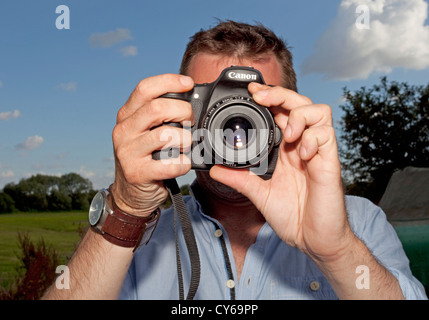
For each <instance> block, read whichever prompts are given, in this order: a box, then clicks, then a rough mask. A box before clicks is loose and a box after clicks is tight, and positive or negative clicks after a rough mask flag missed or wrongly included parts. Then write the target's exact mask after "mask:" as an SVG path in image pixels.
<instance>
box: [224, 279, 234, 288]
mask: <svg viewBox="0 0 429 320" xmlns="http://www.w3.org/2000/svg"><path fill="white" fill-rule="evenodd" d="M226 286H227V287H228V288H230V289H232V288H234V287H235V282H234V280H228V281H227V282H226Z"/></svg>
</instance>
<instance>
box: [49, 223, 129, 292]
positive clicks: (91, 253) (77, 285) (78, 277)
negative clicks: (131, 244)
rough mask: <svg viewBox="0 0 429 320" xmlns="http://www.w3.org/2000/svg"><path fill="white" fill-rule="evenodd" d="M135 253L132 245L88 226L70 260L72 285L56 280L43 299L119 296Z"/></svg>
mask: <svg viewBox="0 0 429 320" xmlns="http://www.w3.org/2000/svg"><path fill="white" fill-rule="evenodd" d="M132 257H133V253H132V248H131V249H129V248H122V247H118V246H115V245H113V244H111V243H109V242H107V241H106V240H105V239H104V238H103V237H102V236H100V235H99V234H97V233H95V232H93V231H92V230H88V232H87V233H86V235H85V237H84V238H83V239H82V242H81V243H80V245H79V247H78V249H77V250H76V252H75V253H74V255H73V257H72V259H71V260H70V263H69V264H68V268H69V271H70V286H69V289H65V288H63V289H58V288H57V287H56V284H55V283H54V284H52V286H51V287H50V288H49V289H48V290H47V291H46V293H45V294H44V296H43V297H42V299H59V300H65V299H78V300H87V299H117V298H118V297H119V293H120V290H121V287H122V282H123V281H124V278H125V275H126V273H127V270H128V267H129V265H130V263H131V260H132Z"/></svg>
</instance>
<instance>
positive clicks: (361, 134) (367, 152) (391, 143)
mask: <svg viewBox="0 0 429 320" xmlns="http://www.w3.org/2000/svg"><path fill="white" fill-rule="evenodd" d="M344 97H345V100H346V101H345V103H344V104H343V105H342V106H341V108H342V110H343V111H344V112H345V115H344V116H343V118H342V123H341V124H342V127H343V132H342V135H341V142H342V143H341V145H342V148H341V149H340V154H341V157H342V162H343V166H344V170H343V171H344V172H345V176H344V177H345V180H346V181H347V182H348V183H349V188H348V191H349V193H352V194H358V195H362V196H365V197H368V198H370V199H371V200H373V201H375V202H377V201H378V200H379V199H380V197H381V196H382V194H383V192H384V190H385V188H386V185H387V183H388V181H389V179H390V177H391V175H392V173H393V172H394V171H395V170H398V169H403V168H405V167H407V166H416V167H427V166H428V165H429V85H428V86H413V85H409V84H407V83H404V82H401V83H399V82H395V81H388V80H387V78H386V77H383V78H382V79H381V83H380V84H378V85H374V86H373V87H372V88H369V89H367V88H365V87H362V88H361V89H360V90H357V91H355V92H351V91H349V90H347V88H344Z"/></svg>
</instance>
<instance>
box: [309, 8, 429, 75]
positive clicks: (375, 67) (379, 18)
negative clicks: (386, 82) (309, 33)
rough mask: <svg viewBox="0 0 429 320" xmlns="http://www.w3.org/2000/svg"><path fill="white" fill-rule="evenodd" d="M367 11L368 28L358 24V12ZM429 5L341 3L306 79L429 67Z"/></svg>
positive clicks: (320, 40)
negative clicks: (364, 8) (362, 7)
mask: <svg viewBox="0 0 429 320" xmlns="http://www.w3.org/2000/svg"><path fill="white" fill-rule="evenodd" d="M360 5H366V6H367V7H368V8H369V14H370V15H369V18H370V19H369V29H359V28H358V27H357V26H356V24H355V22H356V21H357V20H358V19H360V18H361V17H362V16H361V14H357V13H356V8H357V7H358V6H360ZM427 16H428V4H427V3H426V2H425V1H424V0H389V1H386V0H343V1H342V2H341V4H340V6H339V9H338V15H337V17H336V18H335V19H334V20H333V21H332V22H331V24H330V26H329V27H328V29H327V30H326V31H325V32H324V33H323V34H322V36H321V37H320V38H319V40H318V41H317V43H316V45H315V48H314V52H313V53H312V55H311V56H310V57H308V58H307V59H306V60H305V61H304V63H303V65H302V71H303V73H304V74H311V73H321V74H324V75H325V77H326V78H328V79H331V80H350V79H366V78H368V76H369V75H370V74H371V73H373V72H377V71H381V72H385V73H389V72H391V71H392V70H393V69H394V68H405V69H414V70H422V69H426V68H428V67H429V26H427V25H425V20H426V19H427Z"/></svg>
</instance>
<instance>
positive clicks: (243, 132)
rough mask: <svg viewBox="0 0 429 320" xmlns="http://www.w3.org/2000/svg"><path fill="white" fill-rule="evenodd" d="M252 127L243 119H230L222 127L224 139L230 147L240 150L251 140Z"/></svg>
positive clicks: (238, 117)
mask: <svg viewBox="0 0 429 320" xmlns="http://www.w3.org/2000/svg"><path fill="white" fill-rule="evenodd" d="M252 129H254V128H253V125H252V123H251V122H250V121H249V120H248V119H246V118H244V117H240V116H237V117H232V118H230V119H229V120H227V121H226V122H225V125H224V126H223V130H224V139H225V142H226V143H227V144H229V145H230V146H232V147H234V148H236V149H240V148H243V147H246V145H247V143H248V141H249V140H250V139H251V135H252V131H253V130H252Z"/></svg>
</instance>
